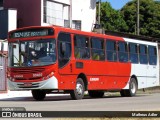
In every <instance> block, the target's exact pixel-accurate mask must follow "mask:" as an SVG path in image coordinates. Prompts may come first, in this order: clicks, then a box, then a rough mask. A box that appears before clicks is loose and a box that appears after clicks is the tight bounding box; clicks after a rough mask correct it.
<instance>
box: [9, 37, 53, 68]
mask: <svg viewBox="0 0 160 120" xmlns="http://www.w3.org/2000/svg"><path fill="white" fill-rule="evenodd" d="M55 44H56V42H55V39H40V40H34V41H19V40H17V41H16V42H12V43H9V57H10V58H9V66H10V67H26V66H28V67H31V66H45V65H50V64H53V63H55V61H56V45H55Z"/></svg>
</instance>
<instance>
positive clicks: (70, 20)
mask: <svg viewBox="0 0 160 120" xmlns="http://www.w3.org/2000/svg"><path fill="white" fill-rule="evenodd" d="M69 26H70V28H72V0H70V18H69Z"/></svg>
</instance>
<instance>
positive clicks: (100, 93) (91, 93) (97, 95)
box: [88, 90, 104, 98]
mask: <svg viewBox="0 0 160 120" xmlns="http://www.w3.org/2000/svg"><path fill="white" fill-rule="evenodd" d="M88 94H89V96H90V97H93V98H102V97H103V96H104V91H97V90H89V91H88Z"/></svg>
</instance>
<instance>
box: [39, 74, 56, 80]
mask: <svg viewBox="0 0 160 120" xmlns="http://www.w3.org/2000/svg"><path fill="white" fill-rule="evenodd" d="M53 75H54V72H51V73H50V74H49V75H47V76H45V77H43V78H42V80H47V79H49V78H51V77H52V76H53Z"/></svg>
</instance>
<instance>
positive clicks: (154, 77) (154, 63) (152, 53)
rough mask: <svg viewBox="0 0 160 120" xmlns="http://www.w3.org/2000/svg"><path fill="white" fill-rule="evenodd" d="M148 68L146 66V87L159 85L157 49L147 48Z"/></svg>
mask: <svg viewBox="0 0 160 120" xmlns="http://www.w3.org/2000/svg"><path fill="white" fill-rule="evenodd" d="M148 61H149V63H148V66H147V87H153V86H156V85H158V84H159V74H158V72H159V71H158V69H159V68H158V60H157V49H156V47H155V46H148Z"/></svg>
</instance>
